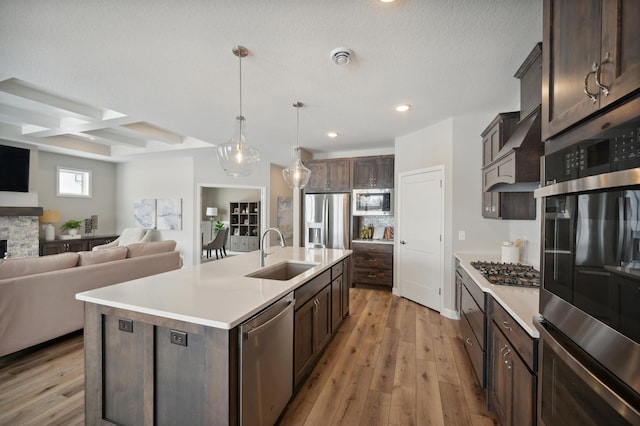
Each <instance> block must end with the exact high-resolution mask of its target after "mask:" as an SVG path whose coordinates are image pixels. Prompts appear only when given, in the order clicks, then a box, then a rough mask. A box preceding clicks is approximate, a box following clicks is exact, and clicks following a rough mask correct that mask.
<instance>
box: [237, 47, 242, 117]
mask: <svg viewBox="0 0 640 426" xmlns="http://www.w3.org/2000/svg"><path fill="white" fill-rule="evenodd" d="M238 59H239V60H240V126H242V119H243V117H242V56H238Z"/></svg>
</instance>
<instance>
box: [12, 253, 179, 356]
mask: <svg viewBox="0 0 640 426" xmlns="http://www.w3.org/2000/svg"><path fill="white" fill-rule="evenodd" d="M175 246H176V242H175V241H158V242H146V243H139V244H131V245H129V246H127V247H115V248H112V249H108V250H100V251H90V252H89V251H88V252H78V253H61V254H56V255H53V256H43V257H34V258H25V259H4V260H0V357H1V356H4V355H7V354H11V353H13V352H16V351H19V350H22V349H25V348H28V347H30V346H33V345H36V344H39V343H42V342H46V341H47V340H51V339H53V338H56V337H59V336H63V335H65V334H67V333H70V332H72V331H75V330H79V329H81V328H82V327H83V326H84V306H83V303H82V302H81V301H79V300H76V299H75V295H76V293H79V292H82V291H86V290H92V289H95V288H98V287H104V286H107V285H112V284H117V283H120V282H124V281H129V280H133V279H136V278H141V277H145V276H148V275H154V274H159V273H162V272H167V271H171V270H174V269H179V268H180V267H182V258H181V257H180V253H179V252H177V251H175Z"/></svg>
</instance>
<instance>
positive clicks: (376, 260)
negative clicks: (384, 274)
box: [353, 252, 393, 269]
mask: <svg viewBox="0 0 640 426" xmlns="http://www.w3.org/2000/svg"><path fill="white" fill-rule="evenodd" d="M353 266H355V267H356V268H377V269H392V268H393V255H391V254H388V253H378V252H355V253H354V254H353Z"/></svg>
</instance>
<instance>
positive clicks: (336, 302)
mask: <svg viewBox="0 0 640 426" xmlns="http://www.w3.org/2000/svg"><path fill="white" fill-rule="evenodd" d="M347 259H349V258H347ZM348 274H349V262H348V261H347V260H343V261H341V262H338V263H337V264H336V265H334V266H333V267H332V268H331V330H333V331H335V330H337V329H338V327H339V326H340V324H341V323H342V320H343V319H344V318H345V317H346V316H348V315H349V287H348V283H349V280H348V278H347V277H348ZM345 299H346V300H345Z"/></svg>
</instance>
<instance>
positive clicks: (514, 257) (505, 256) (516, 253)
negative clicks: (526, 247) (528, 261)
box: [502, 246, 520, 263]
mask: <svg viewBox="0 0 640 426" xmlns="http://www.w3.org/2000/svg"><path fill="white" fill-rule="evenodd" d="M502 262H503V263H518V262H520V247H515V246H502Z"/></svg>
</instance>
